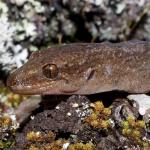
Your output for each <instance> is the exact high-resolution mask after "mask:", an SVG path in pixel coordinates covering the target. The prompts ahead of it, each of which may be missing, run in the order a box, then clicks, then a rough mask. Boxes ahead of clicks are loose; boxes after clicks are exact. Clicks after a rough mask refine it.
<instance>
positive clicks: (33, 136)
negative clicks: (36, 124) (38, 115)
mask: <svg viewBox="0 0 150 150" xmlns="http://www.w3.org/2000/svg"><path fill="white" fill-rule="evenodd" d="M26 139H27V140H28V141H30V142H51V141H53V140H54V139H55V134H54V133H53V132H51V131H49V132H48V133H47V134H45V133H41V132H39V131H37V132H34V131H31V132H29V133H27V136H26Z"/></svg>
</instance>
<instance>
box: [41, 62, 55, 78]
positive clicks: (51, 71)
mask: <svg viewBox="0 0 150 150" xmlns="http://www.w3.org/2000/svg"><path fill="white" fill-rule="evenodd" d="M42 71H43V74H44V75H45V77H47V78H50V79H54V78H56V77H57V75H58V68H57V66H56V65H54V64H48V65H45V66H44V67H43V68H42Z"/></svg>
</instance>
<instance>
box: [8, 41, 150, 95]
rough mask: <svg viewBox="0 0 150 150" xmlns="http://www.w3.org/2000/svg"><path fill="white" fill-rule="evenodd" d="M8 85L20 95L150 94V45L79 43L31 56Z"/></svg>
mask: <svg viewBox="0 0 150 150" xmlns="http://www.w3.org/2000/svg"><path fill="white" fill-rule="evenodd" d="M7 85H8V87H10V89H11V90H12V91H14V92H15V93H20V94H82V95H83V94H85V95H87V94H94V93H100V92H106V91H112V90H120V91H126V92H129V93H147V92H149V91H150V42H146V41H145V42H144V41H128V42H121V43H116V44H113V43H109V42H104V43H75V44H68V45H62V46H54V47H51V48H49V49H47V50H43V51H38V52H35V53H33V54H32V55H31V57H30V58H29V60H28V62H27V63H26V64H24V65H23V66H22V67H21V68H19V69H18V70H16V71H15V72H13V73H12V74H11V75H10V76H9V78H8V80H7Z"/></svg>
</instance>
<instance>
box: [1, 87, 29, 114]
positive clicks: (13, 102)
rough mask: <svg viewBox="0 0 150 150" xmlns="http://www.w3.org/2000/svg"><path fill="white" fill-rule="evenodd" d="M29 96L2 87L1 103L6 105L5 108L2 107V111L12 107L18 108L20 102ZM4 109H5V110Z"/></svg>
mask: <svg viewBox="0 0 150 150" xmlns="http://www.w3.org/2000/svg"><path fill="white" fill-rule="evenodd" d="M27 98H28V96H23V95H19V94H14V93H12V92H10V91H9V90H8V89H7V88H5V87H4V88H0V100H1V103H2V104H3V105H4V107H5V109H4V108H0V109H1V112H4V113H5V111H6V108H7V109H12V108H17V107H18V106H19V104H20V103H21V102H22V101H23V100H26V99H27ZM3 109H4V110H3Z"/></svg>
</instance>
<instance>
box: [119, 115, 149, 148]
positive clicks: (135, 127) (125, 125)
mask: <svg viewBox="0 0 150 150" xmlns="http://www.w3.org/2000/svg"><path fill="white" fill-rule="evenodd" d="M121 131H122V134H123V135H124V136H126V137H128V139H130V140H132V141H134V142H135V143H137V144H138V145H140V146H142V147H143V148H144V149H147V148H148V147H149V146H150V145H149V144H148V143H147V142H145V141H143V139H142V138H143V137H144V133H145V122H144V121H143V120H136V119H135V118H134V117H128V118H127V120H125V121H123V122H122V128H121Z"/></svg>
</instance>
